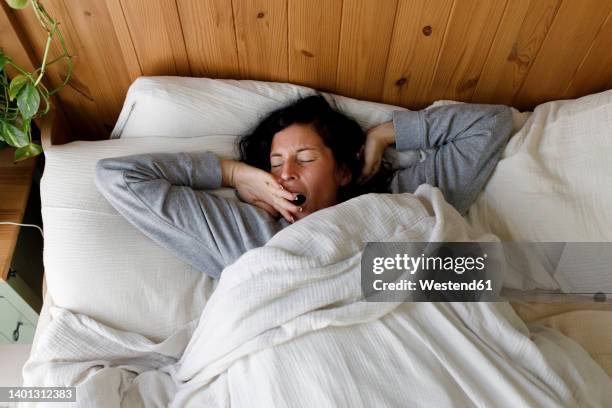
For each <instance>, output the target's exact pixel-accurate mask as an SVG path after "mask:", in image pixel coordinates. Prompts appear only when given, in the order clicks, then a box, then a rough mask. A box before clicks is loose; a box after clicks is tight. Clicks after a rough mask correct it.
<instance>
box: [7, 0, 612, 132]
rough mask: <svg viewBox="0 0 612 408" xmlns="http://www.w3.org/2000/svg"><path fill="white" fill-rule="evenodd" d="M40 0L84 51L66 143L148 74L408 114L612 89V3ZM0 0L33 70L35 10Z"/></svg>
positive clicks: (98, 121) (67, 107)
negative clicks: (270, 86)
mask: <svg viewBox="0 0 612 408" xmlns="http://www.w3.org/2000/svg"><path fill="white" fill-rule="evenodd" d="M42 3H43V4H44V6H45V8H46V9H47V10H48V11H49V12H50V13H51V14H52V15H53V16H54V17H56V18H57V19H59V21H60V22H61V27H62V29H63V32H64V35H65V37H66V40H67V43H68V45H69V47H70V49H71V50H72V51H73V54H75V55H76V59H75V65H76V68H75V72H74V76H73V78H72V81H71V83H70V86H69V87H67V88H65V89H64V90H62V91H61V93H60V94H59V97H58V101H57V105H59V110H60V113H61V114H62V115H63V116H64V117H65V118H66V120H67V122H68V125H69V128H70V129H71V131H72V132H71V134H72V136H71V137H70V139H82V140H96V139H104V138H107V137H108V135H109V132H110V130H111V129H112V127H113V125H114V123H115V121H116V119H117V116H118V113H119V111H120V109H121V106H122V103H123V100H124V97H125V94H126V90H127V88H128V86H129V85H130V83H131V82H132V81H133V80H134V79H135V78H137V77H138V76H140V75H186V76H206V77H213V78H237V79H258V80H269V81H282V82H292V83H296V84H302V85H307V86H311V87H314V88H318V89H321V90H326V91H331V92H335V93H339V94H343V95H347V96H351V97H356V98H361V99H367V100H372V101H381V102H385V103H390V104H395V105H401V106H405V107H407V108H411V109H419V108H423V107H425V106H426V105H428V104H429V103H431V102H433V101H435V100H438V99H455V100H461V101H466V102H467V101H472V102H487V103H503V104H508V105H512V106H515V107H517V108H519V109H532V108H533V107H534V106H535V105H537V104H538V103H541V102H544V101H549V100H554V99H564V98H574V97H578V96H582V95H586V94H590V93H594V92H597V91H601V90H605V89H609V88H612V51H611V44H612V17H611V16H612V0H231V1H230V0H43V1H42ZM0 4H2V8H1V10H0V23H1V27H2V28H1V29H0V33H1V34H2V35H1V36H0V47H3V48H4V49H5V50H6V51H7V52H9V53H11V51H14V52H13V53H11V55H12V56H14V58H15V59H16V60H18V61H20V62H23V61H24V60H26V59H29V62H28V61H26V62H27V63H29V64H33V65H36V64H37V63H38V61H39V60H40V57H41V55H42V50H43V45H44V36H43V33H42V32H41V30H40V28H39V25H38V22H37V21H36V20H35V17H34V15H33V13H32V11H31V10H29V9H25V10H22V11H17V12H16V11H14V10H12V9H9V8H8V7H7V6H6V4H5V2H4V1H0ZM16 43H18V44H19V45H20V47H22V48H23V49H25V50H26V51H27V52H25V53H24V52H23V50H21V51H19V49H18V47H17V48H16ZM61 71H62V70H61V69H58V67H54V68H53V69H51V70H50V81H51V82H52V83H58V81H60V80H61V78H62V77H61V75H62V74H61ZM70 139H68V140H70ZM66 141H67V140H66Z"/></svg>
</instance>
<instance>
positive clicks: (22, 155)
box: [14, 143, 43, 162]
mask: <svg viewBox="0 0 612 408" xmlns="http://www.w3.org/2000/svg"><path fill="white" fill-rule="evenodd" d="M42 151H43V149H42V146H41V145H38V144H36V143H30V144H28V145H27V146H24V147H20V148H19V149H17V150H15V160H14V161H15V162H18V161H20V160H25V159H29V158H30V157H34V156H37V155H39V154H41V153H42Z"/></svg>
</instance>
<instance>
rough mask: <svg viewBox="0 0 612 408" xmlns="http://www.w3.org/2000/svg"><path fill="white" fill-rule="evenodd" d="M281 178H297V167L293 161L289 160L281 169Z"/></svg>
mask: <svg viewBox="0 0 612 408" xmlns="http://www.w3.org/2000/svg"><path fill="white" fill-rule="evenodd" d="M281 178H282V179H283V180H294V179H296V178H297V171H296V167H295V165H294V164H293V163H291V162H290V161H289V160H287V161H286V162H285V163H284V164H283V167H282V169H281Z"/></svg>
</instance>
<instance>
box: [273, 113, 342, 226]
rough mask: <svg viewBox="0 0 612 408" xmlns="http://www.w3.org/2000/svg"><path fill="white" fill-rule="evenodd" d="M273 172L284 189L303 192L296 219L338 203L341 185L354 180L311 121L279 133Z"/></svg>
mask: <svg viewBox="0 0 612 408" xmlns="http://www.w3.org/2000/svg"><path fill="white" fill-rule="evenodd" d="M270 167H271V173H272V175H273V176H275V177H276V178H277V180H278V182H279V183H280V185H282V186H283V188H284V189H285V190H288V191H289V192H291V193H299V194H303V195H304V196H305V197H306V202H305V203H304V204H303V205H302V206H301V207H302V209H303V211H302V212H301V213H298V214H297V217H296V218H297V219H300V218H304V217H305V216H306V215H308V214H312V213H313V212H315V211H317V210H320V209H323V208H327V207H330V206H332V205H335V204H336V203H337V199H338V189H339V187H340V186H344V185H346V184H348V183H349V182H350V181H351V175H350V173H349V172H348V171H346V170H344V171H341V170H340V169H338V168H337V167H338V166H337V164H336V160H335V159H334V156H333V154H332V151H331V149H330V148H329V147H327V146H326V145H325V143H323V139H321V136H319V134H318V133H317V132H316V131H315V130H314V129H313V127H312V126H310V125H304V124H293V125H291V126H289V127H287V128H285V129H283V130H281V131H280V132H278V133H276V134H275V135H274V137H273V139H272V149H271V151H270Z"/></svg>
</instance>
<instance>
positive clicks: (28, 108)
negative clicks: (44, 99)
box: [17, 81, 40, 119]
mask: <svg viewBox="0 0 612 408" xmlns="http://www.w3.org/2000/svg"><path fill="white" fill-rule="evenodd" d="M39 106H40V94H39V93H38V89H36V87H35V86H34V84H33V83H32V82H30V81H28V82H26V84H25V86H24V87H23V89H22V90H21V91H20V92H19V94H18V95H17V107H18V108H19V110H20V111H21V115H22V116H23V117H24V119H30V118H31V117H33V116H34V115H36V112H38V107H39Z"/></svg>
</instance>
